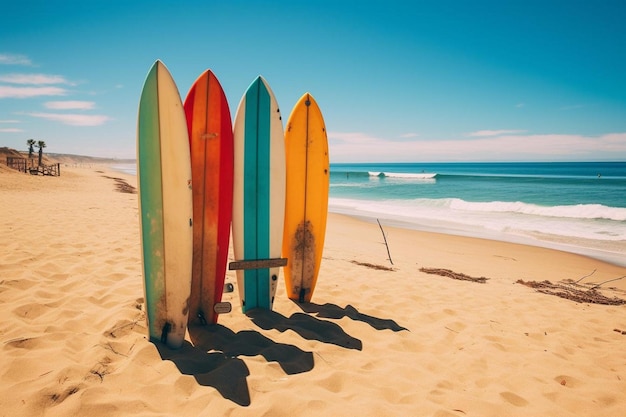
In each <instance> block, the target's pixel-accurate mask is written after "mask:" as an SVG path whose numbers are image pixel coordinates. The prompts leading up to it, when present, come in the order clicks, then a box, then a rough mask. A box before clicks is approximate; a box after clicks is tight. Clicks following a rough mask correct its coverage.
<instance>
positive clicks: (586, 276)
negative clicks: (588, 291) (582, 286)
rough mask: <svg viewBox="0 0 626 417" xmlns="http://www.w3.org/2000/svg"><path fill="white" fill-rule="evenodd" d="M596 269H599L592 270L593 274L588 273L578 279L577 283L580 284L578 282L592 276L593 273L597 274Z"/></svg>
mask: <svg viewBox="0 0 626 417" xmlns="http://www.w3.org/2000/svg"><path fill="white" fill-rule="evenodd" d="M596 271H597V269H594V270H593V272H592V273H591V274H587V275H585V276H584V277H582V278H581V279H579V280H578V281H576V284H578V283H579V282H580V281H582V280H583V279H585V278H588V277H590V276H592V275H593V274H595V273H596Z"/></svg>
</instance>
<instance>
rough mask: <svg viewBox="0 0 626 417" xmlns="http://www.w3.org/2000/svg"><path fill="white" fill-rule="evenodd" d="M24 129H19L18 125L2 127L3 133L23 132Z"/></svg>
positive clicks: (0, 129) (0, 128)
mask: <svg viewBox="0 0 626 417" xmlns="http://www.w3.org/2000/svg"><path fill="white" fill-rule="evenodd" d="M23 131H24V130H22V129H18V128H16V127H7V128H2V127H0V132H2V133H17V132H23Z"/></svg>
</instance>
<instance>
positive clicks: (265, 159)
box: [231, 76, 285, 312]
mask: <svg viewBox="0 0 626 417" xmlns="http://www.w3.org/2000/svg"><path fill="white" fill-rule="evenodd" d="M234 151H235V171H234V190H233V191H234V192H233V220H232V222H233V225H232V229H233V249H234V255H235V260H236V262H235V263H237V264H239V265H240V266H239V267H232V265H233V264H231V269H237V285H238V289H239V298H240V300H241V306H242V310H243V312H246V311H248V310H251V309H254V308H264V309H271V308H272V305H273V302H274V296H275V294H276V287H277V285H278V278H279V274H280V265H284V262H282V261H281V260H280V256H281V248H282V238H283V222H284V213H285V140H284V130H283V124H282V120H281V116H280V109H279V107H278V103H277V101H276V98H275V97H274V93H273V92H272V90H271V89H270V87H269V85H268V83H267V81H265V79H264V78H263V77H261V76H259V77H258V78H257V79H255V80H254V82H252V84H251V85H250V86H249V88H248V89H247V91H246V93H245V94H244V96H243V97H242V99H241V102H240V103H239V106H238V108H237V113H236V115H235V123H234Z"/></svg>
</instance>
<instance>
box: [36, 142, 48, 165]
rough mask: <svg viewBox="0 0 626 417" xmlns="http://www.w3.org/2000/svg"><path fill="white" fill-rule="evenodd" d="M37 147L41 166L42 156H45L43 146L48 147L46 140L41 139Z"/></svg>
mask: <svg viewBox="0 0 626 417" xmlns="http://www.w3.org/2000/svg"><path fill="white" fill-rule="evenodd" d="M37 147H38V148H39V166H41V158H42V157H43V148H45V147H46V142H44V141H43V140H40V141H38V142H37Z"/></svg>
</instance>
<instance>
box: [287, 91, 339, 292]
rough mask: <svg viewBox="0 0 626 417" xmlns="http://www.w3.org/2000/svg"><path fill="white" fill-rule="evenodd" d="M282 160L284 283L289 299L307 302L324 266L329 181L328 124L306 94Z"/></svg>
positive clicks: (296, 111)
mask: <svg viewBox="0 0 626 417" xmlns="http://www.w3.org/2000/svg"><path fill="white" fill-rule="evenodd" d="M285 157H286V160H287V161H286V162H287V186H286V187H287V188H286V203H285V226H284V229H283V230H284V232H283V233H284V234H283V258H287V259H288V263H287V266H286V267H285V268H284V273H285V284H286V289H287V296H288V297H289V298H290V299H292V300H294V301H298V302H300V303H304V302H306V303H308V302H310V301H311V297H312V296H313V290H314V289H315V283H316V282H317V275H318V273H319V269H320V264H321V262H322V250H323V248H324V236H325V234H326V218H327V215H328V184H329V178H330V168H329V159H328V140H327V137H326V126H325V125H324V118H323V117H322V112H321V111H320V108H319V107H318V105H317V103H316V102H315V100H314V99H313V96H311V94H309V93H306V94H304V95H303V96H302V97H301V98H300V100H298V102H297V103H296V105H295V106H294V108H293V110H292V112H291V115H290V116H289V120H288V121H287V128H286V130H285Z"/></svg>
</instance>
